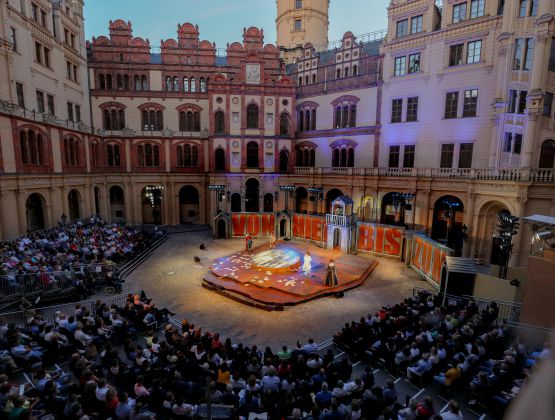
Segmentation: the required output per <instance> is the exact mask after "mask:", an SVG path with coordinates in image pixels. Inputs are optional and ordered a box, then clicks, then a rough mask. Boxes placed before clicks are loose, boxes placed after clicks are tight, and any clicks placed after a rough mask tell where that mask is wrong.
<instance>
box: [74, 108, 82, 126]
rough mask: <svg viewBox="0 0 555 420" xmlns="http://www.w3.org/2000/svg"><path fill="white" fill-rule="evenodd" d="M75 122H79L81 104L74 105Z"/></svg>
mask: <svg viewBox="0 0 555 420" xmlns="http://www.w3.org/2000/svg"><path fill="white" fill-rule="evenodd" d="M75 122H78V123H80V122H81V106H79V105H75Z"/></svg>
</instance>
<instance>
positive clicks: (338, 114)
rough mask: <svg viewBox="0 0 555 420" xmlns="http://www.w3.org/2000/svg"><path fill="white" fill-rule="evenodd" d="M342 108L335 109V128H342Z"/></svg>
mask: <svg viewBox="0 0 555 420" xmlns="http://www.w3.org/2000/svg"><path fill="white" fill-rule="evenodd" d="M341 115H342V114H341V107H340V106H338V107H337V108H335V128H341Z"/></svg>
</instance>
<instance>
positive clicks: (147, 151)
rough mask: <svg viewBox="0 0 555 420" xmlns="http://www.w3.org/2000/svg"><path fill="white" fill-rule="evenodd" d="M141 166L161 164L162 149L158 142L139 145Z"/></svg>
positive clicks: (138, 154)
mask: <svg viewBox="0 0 555 420" xmlns="http://www.w3.org/2000/svg"><path fill="white" fill-rule="evenodd" d="M137 148H138V153H137V156H138V159H139V162H138V163H139V166H146V167H156V166H160V150H159V148H158V145H156V144H154V145H153V144H150V143H147V144H141V145H139V146H138V147H137Z"/></svg>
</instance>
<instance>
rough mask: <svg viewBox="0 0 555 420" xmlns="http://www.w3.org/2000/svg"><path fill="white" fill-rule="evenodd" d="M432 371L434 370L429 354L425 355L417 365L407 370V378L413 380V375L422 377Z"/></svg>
mask: <svg viewBox="0 0 555 420" xmlns="http://www.w3.org/2000/svg"><path fill="white" fill-rule="evenodd" d="M430 370H432V364H431V363H430V361H429V356H428V353H424V354H423V355H422V358H421V359H420V360H419V361H418V362H417V363H416V365H414V366H409V367H408V368H407V378H408V379H413V375H416V376H419V377H422V375H424V374H425V373H426V372H429V371H430Z"/></svg>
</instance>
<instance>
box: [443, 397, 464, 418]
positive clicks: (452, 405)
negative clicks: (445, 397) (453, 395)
mask: <svg viewBox="0 0 555 420" xmlns="http://www.w3.org/2000/svg"><path fill="white" fill-rule="evenodd" d="M440 416H441V418H442V419H443V420H463V415H462V413H461V411H460V410H459V403H458V402H456V401H454V400H450V401H449V403H448V405H447V411H444V412H443V413H441V414H440Z"/></svg>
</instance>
